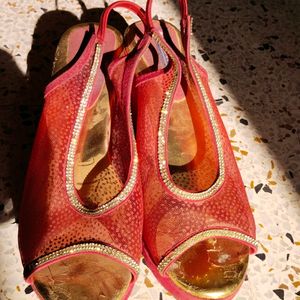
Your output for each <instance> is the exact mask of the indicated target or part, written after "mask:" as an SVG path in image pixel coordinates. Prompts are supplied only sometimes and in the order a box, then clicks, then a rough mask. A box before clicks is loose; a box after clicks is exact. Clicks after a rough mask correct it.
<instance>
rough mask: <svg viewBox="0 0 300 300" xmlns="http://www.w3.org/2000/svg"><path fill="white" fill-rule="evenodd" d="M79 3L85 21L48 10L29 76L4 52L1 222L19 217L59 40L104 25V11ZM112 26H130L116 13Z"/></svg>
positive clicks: (0, 61) (36, 36)
mask: <svg viewBox="0 0 300 300" xmlns="http://www.w3.org/2000/svg"><path fill="white" fill-rule="evenodd" d="M78 2H79V4H80V5H81V8H82V15H81V17H80V19H78V18H77V17H76V16H75V15H73V14H72V13H70V12H68V11H63V10H59V9H57V10H54V11H48V12H45V13H44V14H43V15H42V16H41V17H40V18H39V20H38V22H37V24H36V27H35V29H34V33H33V39H32V47H31V50H30V52H29V53H28V56H27V65H28V67H27V73H26V75H24V74H22V72H21V71H20V70H19V69H18V67H17V65H16V63H15V61H14V59H13V57H11V55H9V54H8V53H7V52H5V51H4V50H0V74H1V75H2V76H1V81H0V144H1V148H3V149H1V150H2V151H1V153H3V154H2V157H1V159H0V161H1V168H0V217H1V219H0V220H1V222H4V221H6V220H8V219H10V218H12V217H15V218H16V220H17V219H18V211H19V207H20V201H21V197H22V190H23V184H24V178H25V174H26V169H27V165H28V162H29V158H30V152H31V147H32V144H33V141H34V136H35V131H36V129H37V125H38V121H39V119H40V115H41V111H42V107H43V101H44V100H43V92H44V89H45V87H46V85H47V84H48V83H49V82H50V81H51V73H52V65H53V60H54V55H55V51H56V47H57V44H58V42H59V39H60V37H61V36H62V34H63V33H64V32H65V31H66V30H67V29H69V28H70V27H71V26H73V25H76V24H78V23H83V22H97V23H98V22H99V19H100V15H101V13H102V11H103V9H100V8H99V9H98V8H97V9H96V8H95V9H87V8H86V6H85V4H84V2H83V1H81V0H78ZM109 24H110V25H113V26H116V27H117V28H118V29H119V30H120V31H121V32H123V31H124V30H125V28H126V27H127V23H126V21H125V20H124V19H123V18H122V17H121V15H120V14H118V13H113V14H112V16H111V18H110V19H109ZM41 167H42V166H41Z"/></svg>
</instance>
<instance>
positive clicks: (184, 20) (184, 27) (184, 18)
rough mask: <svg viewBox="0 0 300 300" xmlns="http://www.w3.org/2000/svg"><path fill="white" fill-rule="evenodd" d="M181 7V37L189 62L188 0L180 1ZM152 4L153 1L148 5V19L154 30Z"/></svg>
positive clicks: (189, 28) (189, 20)
mask: <svg viewBox="0 0 300 300" xmlns="http://www.w3.org/2000/svg"><path fill="white" fill-rule="evenodd" d="M178 1H179V6H180V14H181V21H180V26H181V36H182V43H183V47H184V51H185V55H186V58H187V61H189V60H190V33H191V23H192V21H191V16H189V14H188V5H187V0H178ZM152 3H153V0H147V5H146V18H147V24H148V26H149V28H154V24H153V19H152Z"/></svg>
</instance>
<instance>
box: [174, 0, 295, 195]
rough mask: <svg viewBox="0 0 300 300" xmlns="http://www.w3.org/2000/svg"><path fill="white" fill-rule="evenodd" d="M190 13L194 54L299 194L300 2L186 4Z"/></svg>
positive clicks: (211, 0) (210, 0)
mask: <svg viewBox="0 0 300 300" xmlns="http://www.w3.org/2000/svg"><path fill="white" fill-rule="evenodd" d="M173 1H174V4H175V5H177V1H176V0H173ZM220 2H221V3H222V4H221V3H220ZM189 10H190V12H191V14H192V16H193V18H194V22H193V23H194V30H193V31H194V36H195V38H196V39H197V41H198V42H199V44H200V45H201V47H202V49H198V51H199V52H200V53H201V54H202V58H203V59H204V60H206V61H207V60H209V61H210V62H211V63H212V64H213V65H214V67H215V68H216V69H217V71H218V72H219V74H220V78H219V80H220V83H221V85H222V84H224V85H225V84H226V85H228V86H229V89H230V90H231V92H232V94H233V95H234V96H235V98H236V99H237V100H238V102H239V105H240V107H241V108H242V110H243V111H244V112H242V113H241V114H246V115H247V116H248V118H249V119H248V120H246V121H243V120H242V121H241V123H240V126H247V123H249V124H250V123H251V124H252V125H254V126H255V127H256V129H257V131H258V134H259V137H260V138H261V139H260V141H258V142H261V143H267V145H268V146H269V149H270V152H273V154H274V155H275V157H276V160H277V161H279V162H280V163H281V164H282V166H283V167H284V170H285V171H286V174H285V176H286V177H287V178H289V179H291V181H292V183H293V185H294V187H295V189H296V190H297V191H298V192H299V193H300V184H299V183H300V163H299V162H300V99H299V94H300V57H299V53H300V46H299V44H300V34H299V32H300V2H299V1H260V0H252V1H244V2H243V1H219V0H207V1H198V0H189ZM200 63H201V61H200ZM229 101H230V98H229ZM247 121H248V122H247ZM237 130H238V128H237ZM266 163H269V162H266Z"/></svg>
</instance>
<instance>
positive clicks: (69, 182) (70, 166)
mask: <svg viewBox="0 0 300 300" xmlns="http://www.w3.org/2000/svg"><path fill="white" fill-rule="evenodd" d="M100 53H101V47H100V45H99V44H97V45H96V50H95V55H94V60H93V64H92V68H91V72H90V76H89V79H88V82H87V85H86V87H85V90H84V92H83V95H82V98H81V102H80V105H79V109H78V113H77V117H76V120H75V125H74V129H73V132H72V139H71V142H70V146H69V151H68V157H67V166H66V188H67V194H68V196H69V199H70V201H71V204H72V206H73V207H74V208H75V209H76V210H77V211H79V212H80V213H83V214H88V215H97V214H101V213H103V212H105V211H107V210H109V209H111V208H113V207H115V206H116V205H118V204H119V203H120V202H122V201H123V200H125V199H126V198H127V197H128V195H129V194H130V193H131V191H132V190H133V187H134V185H135V183H136V178H137V168H138V156H137V149H136V143H135V140H134V131H133V125H132V117H131V114H130V127H131V129H130V130H131V131H132V137H133V163H132V166H131V169H130V170H129V172H131V175H130V178H129V180H128V182H127V184H126V186H125V187H124V189H123V190H122V191H121V192H120V193H119V194H118V195H117V196H116V197H115V198H113V199H112V200H111V201H109V202H107V203H105V204H103V205H101V206H99V207H98V208H96V209H89V208H86V207H85V206H83V205H82V204H81V202H80V198H79V197H78V194H77V192H76V190H75V187H74V164H75V153H76V148H77V144H78V140H79V135H80V131H81V127H82V122H83V120H84V116H85V111H86V106H87V104H88V100H89V97H90V94H91V92H92V89H93V84H94V80H95V77H96V73H97V69H98V67H99V63H100Z"/></svg>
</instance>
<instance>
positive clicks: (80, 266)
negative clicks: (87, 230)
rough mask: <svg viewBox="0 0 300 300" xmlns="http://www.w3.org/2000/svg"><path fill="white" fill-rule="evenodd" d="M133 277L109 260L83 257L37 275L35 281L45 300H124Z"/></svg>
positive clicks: (93, 255) (98, 257)
mask: <svg viewBox="0 0 300 300" xmlns="http://www.w3.org/2000/svg"><path fill="white" fill-rule="evenodd" d="M131 276H132V275H131V273H130V271H128V269H126V267H124V266H123V265H121V264H120V263H117V262H115V261H113V260H112V259H110V258H107V257H105V256H100V255H97V254H81V255H80V256H73V257H70V258H66V259H64V260H62V261H59V262H57V263H55V264H52V265H50V266H48V267H46V268H44V269H42V270H41V271H39V272H36V273H34V276H33V280H34V284H35V287H36V289H37V290H38V292H39V294H40V295H41V296H42V297H43V299H45V300H113V299H114V300H115V299H122V298H123V296H124V294H125V293H126V290H127V289H128V286H129V283H130V281H131Z"/></svg>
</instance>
